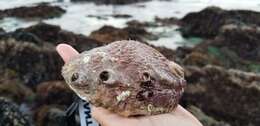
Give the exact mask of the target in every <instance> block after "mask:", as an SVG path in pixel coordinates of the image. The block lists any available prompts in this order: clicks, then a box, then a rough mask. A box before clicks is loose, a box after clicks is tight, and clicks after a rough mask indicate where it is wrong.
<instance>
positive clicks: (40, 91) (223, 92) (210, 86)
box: [0, 4, 260, 126]
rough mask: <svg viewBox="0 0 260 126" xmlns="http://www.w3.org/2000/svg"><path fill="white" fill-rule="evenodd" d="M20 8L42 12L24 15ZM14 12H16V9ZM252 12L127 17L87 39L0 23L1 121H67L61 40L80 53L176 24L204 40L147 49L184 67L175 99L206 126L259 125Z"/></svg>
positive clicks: (45, 27) (258, 46) (259, 77)
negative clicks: (120, 24)
mask: <svg viewBox="0 0 260 126" xmlns="http://www.w3.org/2000/svg"><path fill="white" fill-rule="evenodd" d="M27 9H28V10H32V9H33V10H41V11H43V10H45V9H46V10H48V12H46V13H44V14H42V13H39V12H40V11H30V12H28V13H27V12H26V10H27ZM21 10H22V11H23V13H19V11H21ZM63 13H65V11H64V10H62V9H61V8H57V7H54V8H53V7H50V6H49V5H46V4H41V5H38V6H36V7H28V8H27V7H20V8H15V9H8V10H1V11H0V18H4V17H9V16H11V17H12V16H15V17H19V18H28V17H30V18H31V17H36V18H42V19H43V18H52V17H54V15H55V17H56V16H60V15H61V14H63ZM259 17H260V13H258V12H253V11H241V10H232V11H226V10H223V9H221V8H218V7H208V8H206V9H204V10H202V11H200V12H196V13H190V14H188V15H187V16H185V17H184V18H182V19H180V20H178V19H176V18H165V19H163V18H158V17H157V18H156V20H155V22H139V21H136V20H133V21H130V22H128V26H127V27H125V28H116V27H113V26H104V27H102V28H100V29H98V30H96V31H93V32H92V33H91V34H90V35H89V36H85V35H81V34H75V33H72V32H70V31H66V30H63V29H62V28H61V27H60V26H55V25H50V24H46V23H39V24H36V25H33V26H30V27H26V28H20V29H17V30H16V31H13V32H5V31H4V30H3V29H2V28H0V61H1V64H0V68H1V69H0V73H1V75H2V77H1V79H0V97H1V98H0V108H3V107H4V108H6V109H5V110H3V111H1V112H0V115H2V114H3V113H4V112H5V111H11V113H10V114H13V115H15V116H10V118H4V116H0V118H1V119H0V120H3V122H0V124H1V123H4V122H5V121H8V122H10V123H12V124H13V125H14V122H13V121H14V120H19V124H20V125H21V126H28V125H37V126H46V125H48V126H55V125H61V124H62V125H66V121H65V109H66V108H67V107H68V106H69V105H70V103H72V101H73V97H74V94H73V92H72V91H71V90H70V89H69V88H68V87H67V86H66V84H65V82H64V81H63V80H62V78H61V76H60V71H61V66H62V65H63V61H62V60H61V58H60V57H59V56H58V54H57V53H56V51H55V46H56V45H57V44H59V43H68V44H70V45H72V46H73V47H75V48H76V49H77V50H79V51H80V52H81V51H84V50H89V49H92V48H95V47H98V46H102V45H105V44H107V43H110V42H113V41H116V40H122V39H133V40H138V41H141V42H143V43H146V44H149V43H148V41H150V40H154V39H158V38H159V37H160V36H158V35H154V34H153V33H150V32H148V31H147V30H146V28H149V27H160V26H171V25H176V24H177V25H180V31H181V32H182V34H183V36H185V37H190V36H195V37H202V38H205V39H204V41H203V42H201V43H200V44H198V45H196V46H195V47H179V48H177V49H176V50H172V49H168V48H164V47H155V46H153V47H155V48H156V49H157V50H159V51H160V52H161V53H163V54H164V55H165V56H166V57H167V58H169V59H170V60H174V61H176V62H178V63H179V64H181V65H182V66H183V67H184V69H185V73H186V79H187V82H188V85H187V89H186V92H185V94H184V96H183V98H182V101H181V104H182V105H183V106H184V107H186V108H187V109H188V110H190V111H191V112H192V113H193V114H194V115H196V116H197V117H198V118H199V119H200V120H201V121H202V123H203V124H204V125H205V126H245V125H250V126H257V125H258V124H260V120H259V115H260V109H259V106H260V100H259V97H260V85H259V84H260V74H259V73H260V51H259V50H260V37H259V36H260V27H259V25H260V18H259ZM204 19H207V20H204ZM151 46H152V45H151ZM57 99H58V100H57ZM7 104H8V105H7ZM17 113H18V114H17ZM27 117H28V118H27Z"/></svg>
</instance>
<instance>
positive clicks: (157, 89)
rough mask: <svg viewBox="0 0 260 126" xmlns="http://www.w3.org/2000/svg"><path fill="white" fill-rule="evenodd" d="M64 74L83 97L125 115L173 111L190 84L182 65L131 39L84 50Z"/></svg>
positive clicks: (66, 65) (65, 66)
mask: <svg viewBox="0 0 260 126" xmlns="http://www.w3.org/2000/svg"><path fill="white" fill-rule="evenodd" d="M62 75H63V77H64V79H65V81H66V83H67V84H68V85H69V87H70V88H71V89H72V90H73V91H74V92H75V93H76V94H77V95H78V96H79V97H80V98H82V99H83V100H86V101H88V102H90V103H91V104H93V105H94V106H98V107H103V108H106V109H108V110H110V111H113V112H115V113H117V114H119V115H122V116H125V117H129V116H146V115H156V114H162V113H168V112H171V111H173V110H174V108H176V106H177V105H178V102H179V100H180V98H181V96H182V94H183V91H184V88H185V85H186V81H185V79H184V72H183V69H182V68H181V67H180V66H179V65H178V64H176V63H175V62H173V61H170V60H168V59H167V58H166V57H164V56H163V55H162V54H161V53H160V52H158V51H157V50H155V49H154V48H152V47H150V46H148V45H146V44H143V43H140V42H137V41H130V40H129V41H128V40H123V41H116V42H113V43H110V44H108V45H105V46H102V47H98V48H94V49H92V50H89V51H85V52H82V53H81V54H79V55H78V56H75V57H74V58H72V59H71V60H70V61H69V62H67V63H66V64H65V65H64V66H63V68H62Z"/></svg>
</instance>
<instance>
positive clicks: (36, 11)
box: [0, 4, 66, 19]
mask: <svg viewBox="0 0 260 126" xmlns="http://www.w3.org/2000/svg"><path fill="white" fill-rule="evenodd" d="M65 12H66V11H65V10H64V9H62V8H60V7H58V6H50V5H47V4H39V5H37V6H31V7H17V8H12V9H6V10H0V17H18V18H43V19H45V18H54V17H59V16H61V15H62V14H64V13H65Z"/></svg>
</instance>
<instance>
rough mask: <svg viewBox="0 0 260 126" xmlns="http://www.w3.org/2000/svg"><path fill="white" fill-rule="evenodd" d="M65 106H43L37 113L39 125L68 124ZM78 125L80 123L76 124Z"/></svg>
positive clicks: (58, 125) (56, 125) (59, 125)
mask: <svg viewBox="0 0 260 126" xmlns="http://www.w3.org/2000/svg"><path fill="white" fill-rule="evenodd" d="M64 110H65V108H63V107H61V106H42V107H40V108H39V109H38V110H37V112H36V113H35V117H36V120H35V121H36V125H37V126H68V123H67V120H66V116H65V111H64ZM75 126H78V124H75Z"/></svg>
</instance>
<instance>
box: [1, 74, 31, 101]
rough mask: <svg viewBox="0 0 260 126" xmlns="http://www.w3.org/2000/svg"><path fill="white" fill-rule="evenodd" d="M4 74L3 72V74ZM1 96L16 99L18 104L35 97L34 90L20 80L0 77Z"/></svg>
mask: <svg viewBox="0 0 260 126" xmlns="http://www.w3.org/2000/svg"><path fill="white" fill-rule="evenodd" d="M1 75H2V74H1ZM0 96H1V97H6V98H9V99H11V100H12V101H15V102H16V103H18V104H21V103H23V102H30V101H31V100H32V99H31V98H33V97H34V93H33V91H32V90H31V89H30V88H28V87H26V86H24V85H23V84H22V83H21V82H19V81H18V80H8V79H5V78H1V79H0Z"/></svg>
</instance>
